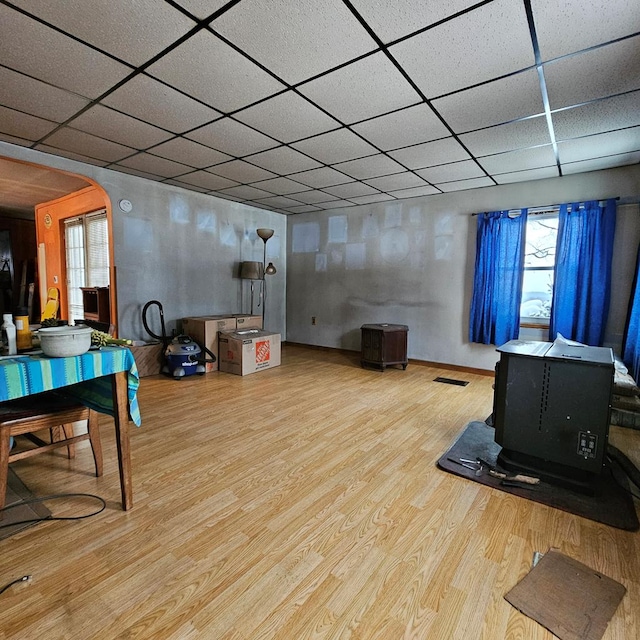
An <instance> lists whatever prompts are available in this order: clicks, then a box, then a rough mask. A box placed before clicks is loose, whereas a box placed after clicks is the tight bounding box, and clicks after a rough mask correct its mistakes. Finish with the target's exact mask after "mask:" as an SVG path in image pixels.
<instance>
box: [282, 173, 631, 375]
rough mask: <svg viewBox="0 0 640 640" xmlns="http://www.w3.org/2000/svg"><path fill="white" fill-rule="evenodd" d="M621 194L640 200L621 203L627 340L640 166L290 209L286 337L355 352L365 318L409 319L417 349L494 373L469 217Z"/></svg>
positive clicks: (620, 279) (619, 309) (619, 292)
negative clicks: (474, 319)
mask: <svg viewBox="0 0 640 640" xmlns="http://www.w3.org/2000/svg"><path fill="white" fill-rule="evenodd" d="M618 196H620V197H621V203H624V202H625V201H632V202H634V203H636V204H633V205H631V206H620V207H619V209H618V211H619V216H618V231H617V234H616V259H615V261H614V269H615V272H614V287H613V292H612V311H611V314H610V322H609V326H608V328H607V342H608V343H610V344H619V342H620V340H621V337H622V331H623V328H624V319H625V318H626V304H627V300H628V295H629V287H630V283H631V279H632V274H633V270H634V266H635V256H636V251H637V247H638V241H639V239H640V220H639V217H638V206H637V202H638V200H639V199H640V197H639V196H640V168H639V167H638V166H637V165H635V166H632V167H623V168H620V169H613V170H606V171H599V172H593V173H587V174H579V175H570V176H565V177H563V178H554V179H547V180H539V181H532V182H527V183H520V184H509V185H501V186H496V187H488V188H483V189H474V190H469V191H459V192H455V193H451V194H444V195H439V196H429V197H422V198H414V199H411V200H399V201H393V202H384V203H378V204H373V205H368V206H359V207H351V208H348V209H342V210H340V209H337V210H332V211H330V212H314V213H308V214H300V215H296V216H290V217H289V220H288V222H289V230H288V237H289V239H288V248H287V254H288V272H287V299H288V304H287V328H288V330H287V340H289V341H291V342H299V343H305V344H313V345H319V346H327V347H337V348H344V349H352V350H356V351H357V350H359V349H360V326H361V325H362V324H365V323H379V322H389V323H399V324H406V325H408V326H409V337H408V350H409V357H410V358H415V359H419V360H426V361H430V362H440V363H446V364H453V365H458V366H464V367H472V368H478V369H486V370H492V369H493V367H494V364H495V362H496V360H497V353H496V351H495V348H494V347H492V346H486V345H478V344H472V343H469V341H468V337H467V336H468V317H469V306H470V300H471V290H472V283H473V270H474V261H475V224H476V219H475V218H474V217H471V216H470V214H471V213H474V212H479V211H495V210H501V209H512V208H520V207H525V206H527V207H533V206H541V205H549V204H556V203H561V202H568V201H572V200H591V199H602V198H608V197H618ZM312 316H315V317H316V322H317V324H316V325H315V326H314V325H312V323H311V318H312Z"/></svg>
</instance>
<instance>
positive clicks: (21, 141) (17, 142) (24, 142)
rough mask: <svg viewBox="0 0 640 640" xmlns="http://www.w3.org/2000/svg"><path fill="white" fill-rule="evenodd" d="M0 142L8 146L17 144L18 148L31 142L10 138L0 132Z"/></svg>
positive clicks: (14, 137)
mask: <svg viewBox="0 0 640 640" xmlns="http://www.w3.org/2000/svg"><path fill="white" fill-rule="evenodd" d="M0 140H2V141H3V142H9V143H10V144H17V145H18V146H20V145H26V144H29V143H30V142H32V141H31V140H27V139H26V138H18V137H17V136H10V135H8V134H7V133H2V131H0ZM52 153H54V152H52Z"/></svg>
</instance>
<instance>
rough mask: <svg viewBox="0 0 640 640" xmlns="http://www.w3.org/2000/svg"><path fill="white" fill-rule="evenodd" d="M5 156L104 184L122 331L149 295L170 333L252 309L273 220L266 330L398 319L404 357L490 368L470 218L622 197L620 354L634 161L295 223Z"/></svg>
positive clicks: (635, 191)
mask: <svg viewBox="0 0 640 640" xmlns="http://www.w3.org/2000/svg"><path fill="white" fill-rule="evenodd" d="M0 156H6V157H9V158H15V159H20V160H25V161H28V162H33V163H37V164H42V165H45V166H50V167H54V168H59V169H63V170H66V171H72V172H74V173H78V174H80V175H83V176H87V177H89V178H92V179H94V180H95V181H96V182H98V183H99V184H100V185H102V186H103V187H104V189H105V190H106V191H107V193H108V194H109V197H110V198H111V201H112V206H113V212H114V221H113V232H114V244H115V262H116V267H117V294H118V308H119V329H120V334H121V335H125V336H128V337H132V338H137V339H143V338H145V337H146V336H145V333H144V330H143V328H142V324H141V321H140V311H141V308H142V306H143V304H144V303H145V302H146V301H147V300H151V299H157V300H160V301H161V302H162V304H163V305H164V311H165V318H166V320H167V326H168V329H169V330H171V329H172V328H173V327H175V326H176V323H177V321H178V320H179V319H180V318H182V317H184V316H187V315H205V314H218V313H230V312H248V310H249V285H248V283H243V282H242V281H241V280H240V279H239V278H238V277H237V275H238V266H239V263H240V261H242V260H262V250H263V243H262V241H261V240H260V239H259V238H258V237H257V236H256V234H255V229H256V228H258V227H271V228H273V229H275V235H274V237H273V238H272V239H271V240H269V242H268V243H267V249H268V256H267V257H268V259H269V260H272V261H273V262H274V263H275V264H276V267H277V269H278V273H277V274H276V275H275V276H273V277H270V278H268V280H267V286H268V297H267V309H266V327H267V328H268V329H271V330H273V331H277V332H279V333H281V334H282V336H283V338H286V340H288V341H291V342H300V343H305V344H311V345H318V346H328V347H338V348H345V349H352V350H355V351H357V350H359V348H360V326H361V325H362V324H365V323H377V322H392V323H402V324H407V325H409V357H411V358H416V359H419V360H426V361H430V362H440V363H445V364H453V365H458V366H463V367H472V368H478V369H487V370H491V369H493V366H494V363H495V361H496V359H497V354H496V352H495V349H494V348H493V347H491V346H485V345H477V344H470V343H469V342H468V340H467V333H468V316H469V304H470V299H471V287H472V281H473V268H474V260H475V218H472V217H471V216H470V215H469V214H470V213H473V212H478V211H492V210H497V209H511V208H518V207H522V206H530V207H532V206H537V205H547V204H554V203H559V202H567V201H571V200H588V199H600V198H607V197H616V196H620V197H621V201H620V203H621V204H620V206H619V208H618V213H619V216H618V225H617V232H616V241H615V242H616V245H615V247H616V255H615V258H614V265H613V268H614V280H613V289H612V300H611V312H610V317H609V323H608V327H607V344H609V345H611V346H613V347H614V348H617V349H619V345H620V342H621V340H622V332H623V329H624V321H625V318H626V311H627V301H628V296H629V288H630V285H631V281H632V278H633V272H634V268H635V255H636V250H637V247H638V242H639V241H640V220H639V215H638V205H637V203H638V200H639V199H640V167H639V166H638V165H634V166H630V167H623V168H620V169H612V170H606V171H598V172H592V173H587V174H578V175H569V176H565V177H563V178H555V179H548V180H538V181H532V182H527V183H519V184H509V185H501V186H497V187H489V188H484V189H475V190H470V191H459V192H454V193H451V194H444V195H441V196H430V197H423V198H414V199H410V200H400V201H394V202H389V203H379V204H374V205H369V206H359V207H350V208H348V209H344V210H332V211H330V212H326V211H324V212H317V213H309V214H300V215H295V216H289V217H288V218H287V217H285V216H283V215H281V214H277V213H272V212H268V211H265V210H262V209H256V208H253V207H248V206H244V205H239V204H235V203H233V202H229V201H226V200H222V199H219V198H216V197H212V196H205V195H201V194H198V193H195V192H191V191H185V190H183V189H180V188H177V187H173V186H171V185H165V184H160V183H157V182H152V181H148V180H145V179H143V178H139V177H136V176H129V175H126V174H122V173H119V172H114V171H109V170H107V169H102V168H100V167H95V166H92V165H86V164H83V163H79V162H75V161H73V160H68V159H65V158H60V157H57V156H52V155H49V154H44V153H40V152H37V151H33V150H30V149H26V148H24V147H18V146H15V145H11V144H8V143H3V142H0ZM122 198H126V199H128V200H130V201H131V202H132V203H133V210H132V211H131V213H129V214H124V213H122V212H120V211H119V209H118V206H117V203H118V201H119V200H120V199H122ZM626 202H633V203H634V204H632V205H628V204H625V203H626ZM285 305H286V312H285ZM312 316H315V317H316V320H317V324H316V325H315V326H314V325H312V324H311V317H312ZM524 337H530V338H531V339H545V338H546V336H541V335H540V334H535V333H533V334H531V335H530V336H526V335H525V336H524Z"/></svg>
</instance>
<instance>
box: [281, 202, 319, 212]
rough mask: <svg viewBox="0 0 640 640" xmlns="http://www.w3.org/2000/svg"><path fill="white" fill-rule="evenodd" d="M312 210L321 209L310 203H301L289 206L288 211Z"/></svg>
mask: <svg viewBox="0 0 640 640" xmlns="http://www.w3.org/2000/svg"><path fill="white" fill-rule="evenodd" d="M312 211H322V209H320V207H314V206H313V205H310V204H301V205H299V206H297V207H289V208H288V212H289V213H311V212H312Z"/></svg>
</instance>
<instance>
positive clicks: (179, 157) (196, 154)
mask: <svg viewBox="0 0 640 640" xmlns="http://www.w3.org/2000/svg"><path fill="white" fill-rule="evenodd" d="M149 153H152V154H153V155H156V156H160V157H162V158H167V160H175V161H176V162H182V163H183V164H186V165H189V166H190V167H197V168H198V169H204V168H205V167H210V166H211V165H214V164H219V163H221V162H224V161H225V160H230V158H231V157H230V156H228V155H227V154H226V153H220V152H219V151H215V150H214V149H211V148H210V147H205V146H204V145H202V144H198V143H197V142H192V141H191V140H187V139H186V138H174V139H173V140H169V141H167V142H163V143H162V144H159V145H158V146H157V147H153V148H152V149H149ZM216 173H218V172H217V171H216Z"/></svg>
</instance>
